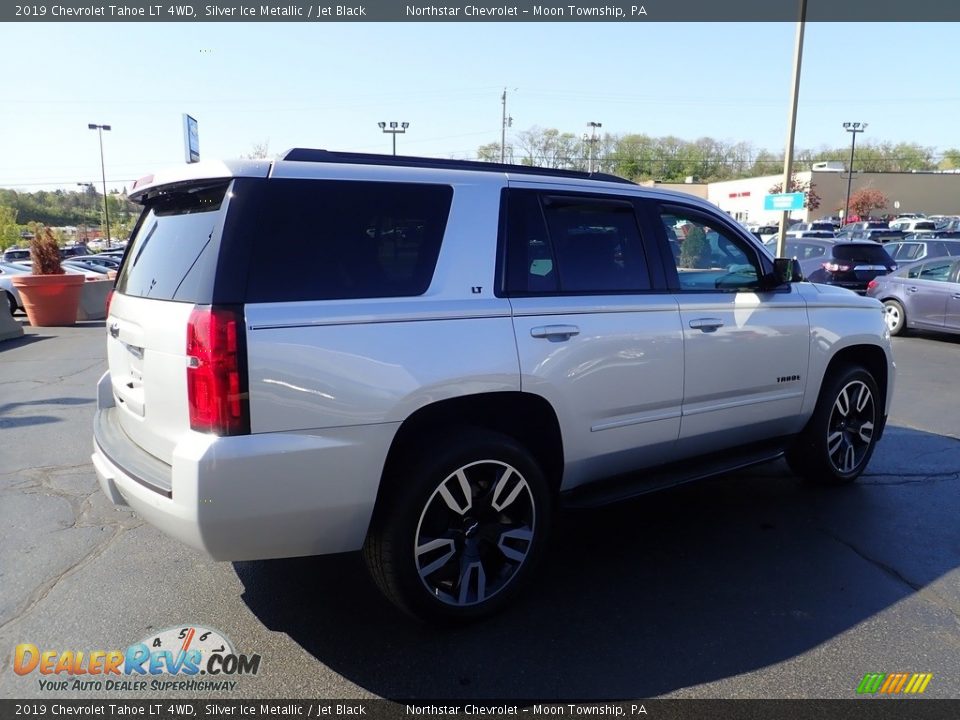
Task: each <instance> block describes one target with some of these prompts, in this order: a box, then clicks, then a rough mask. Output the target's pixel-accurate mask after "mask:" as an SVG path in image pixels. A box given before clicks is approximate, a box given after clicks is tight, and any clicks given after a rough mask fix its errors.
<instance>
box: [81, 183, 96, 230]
mask: <svg viewBox="0 0 960 720" xmlns="http://www.w3.org/2000/svg"><path fill="white" fill-rule="evenodd" d="M77 187H82V188H83V191H84V193H86V191H87V190H93V183H92V182H80V183H77ZM93 191H94V192H96V190H93ZM80 210H81V211H82V210H84V207H83V203H82V202H81V203H80ZM89 239H90V238H89V237H88V236H87V224H86V223H83V240H84V244H86V241H88V240H89Z"/></svg>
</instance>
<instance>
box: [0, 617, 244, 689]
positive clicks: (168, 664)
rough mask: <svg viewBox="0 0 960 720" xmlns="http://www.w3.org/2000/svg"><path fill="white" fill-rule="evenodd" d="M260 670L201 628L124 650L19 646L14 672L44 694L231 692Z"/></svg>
mask: <svg viewBox="0 0 960 720" xmlns="http://www.w3.org/2000/svg"><path fill="white" fill-rule="evenodd" d="M259 670H260V655H257V654H252V655H244V654H239V653H237V652H236V650H234V646H233V643H232V642H230V639H229V638H228V637H227V636H226V635H224V634H223V633H221V632H219V631H218V630H213V629H211V628H205V627H201V626H199V625H185V626H180V627H171V628H167V629H166V630H161V631H160V632H158V633H154V634H151V635H148V636H147V637H146V638H144V639H143V640H141V641H140V642H138V643H134V644H133V645H130V646H129V647H127V649H126V650H88V651H84V650H56V649H41V648H39V647H37V646H36V645H34V644H32V643H21V644H19V645H17V647H16V649H15V650H14V654H13V671H14V672H15V673H16V674H17V675H22V676H27V675H31V674H33V673H36V674H38V675H39V676H41V677H39V678H38V679H37V682H38V684H39V687H40V690H44V691H58V690H92V691H104V690H107V691H118V690H119V691H141V690H152V691H157V690H192V691H215V690H227V691H231V690H234V689H236V686H237V681H236V680H234V679H232V678H234V677H237V676H241V675H256V674H257V673H258V672H259ZM199 676H203V677H202V679H201V678H200V677H199ZM171 677H172V678H175V679H170V678H171Z"/></svg>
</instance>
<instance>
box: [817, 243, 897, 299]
mask: <svg viewBox="0 0 960 720" xmlns="http://www.w3.org/2000/svg"><path fill="white" fill-rule="evenodd" d="M805 265H806V266H805ZM817 265H819V267H817ZM800 267H801V269H802V270H803V273H804V276H805V277H806V279H807V280H809V281H810V282H816V283H824V284H825V285H836V286H837V287H842V288H846V289H847V290H853V291H854V292H856V293H859V294H860V295H865V294H866V292H867V284H868V283H869V282H870V281H871V280H873V279H874V278H875V277H877V276H878V275H886V274H887V273H890V272H893V271H894V270H896V269H897V264H896V262H894V260H893V258H891V257H890V254H889V253H888V252H887V251H886V250H885V249H884V247H883V246H882V245H878V244H877V243H875V242H869V241H868V242H838V243H834V244H833V245H832V246H831V247H830V249H829V252H828V253H827V254H826V255H824V256H823V257H820V258H817V259H816V261H814V262H813V263H809V262H808V263H806V264H805V263H804V262H803V261H801V263H800Z"/></svg>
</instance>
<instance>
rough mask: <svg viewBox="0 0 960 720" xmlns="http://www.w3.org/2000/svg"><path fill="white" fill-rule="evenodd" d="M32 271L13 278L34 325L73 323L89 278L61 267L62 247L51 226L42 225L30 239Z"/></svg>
mask: <svg viewBox="0 0 960 720" xmlns="http://www.w3.org/2000/svg"><path fill="white" fill-rule="evenodd" d="M30 259H31V261H32V262H33V271H32V272H31V273H30V274H24V275H17V276H15V277H13V278H11V281H12V282H13V284H14V286H15V287H16V288H17V290H19V291H20V299H21V301H22V302H23V308H24V310H26V311H27V319H28V320H29V321H30V324H31V325H33V326H34V327H47V326H50V325H73V324H74V323H75V322H76V321H77V308H78V306H79V304H80V292H81V291H82V290H83V283H84V281H85V280H86V278H85V277H84V276H83V275H82V274H69V273H65V272H64V271H63V268H62V267H61V266H60V248H59V246H58V245H57V240H56V238H55V237H54V236H53V232H51V230H50V228H46V227H44V228H40V229H38V230H37V232H36V233H35V234H34V236H33V239H32V240H31V241H30Z"/></svg>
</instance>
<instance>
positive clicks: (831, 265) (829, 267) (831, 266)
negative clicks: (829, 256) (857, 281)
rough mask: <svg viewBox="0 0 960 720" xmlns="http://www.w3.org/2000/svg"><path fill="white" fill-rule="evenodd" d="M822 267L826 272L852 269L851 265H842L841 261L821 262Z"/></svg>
mask: <svg viewBox="0 0 960 720" xmlns="http://www.w3.org/2000/svg"><path fill="white" fill-rule="evenodd" d="M822 265H823V269H824V270H826V271H827V272H832V273H835V272H850V271H851V270H852V269H853V266H852V265H843V264H842V263H835V262H825V263H822Z"/></svg>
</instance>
